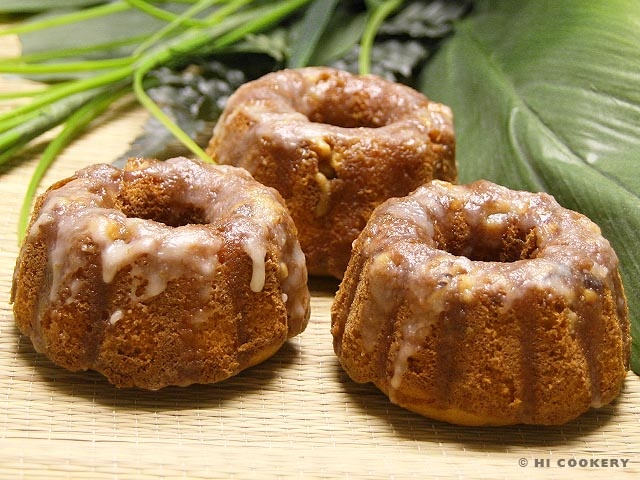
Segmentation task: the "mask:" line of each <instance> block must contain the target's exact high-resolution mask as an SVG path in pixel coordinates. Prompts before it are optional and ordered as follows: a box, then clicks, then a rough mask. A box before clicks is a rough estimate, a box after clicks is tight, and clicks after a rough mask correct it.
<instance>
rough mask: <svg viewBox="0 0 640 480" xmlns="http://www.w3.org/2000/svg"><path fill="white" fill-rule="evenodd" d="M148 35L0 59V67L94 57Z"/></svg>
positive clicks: (136, 42)
mask: <svg viewBox="0 0 640 480" xmlns="http://www.w3.org/2000/svg"><path fill="white" fill-rule="evenodd" d="M147 37H148V35H146V34H145V35H137V36H135V37H129V38H126V39H123V40H117V41H112V42H105V43H96V44H94V45H89V46H86V47H73V48H62V49H59V50H47V51H46V52H39V53H28V54H22V55H21V56H19V57H8V58H7V57H5V58H0V65H4V64H12V63H37V62H44V61H51V60H53V59H62V58H68V57H78V56H82V55H95V54H96V53H99V52H103V51H109V50H114V49H116V48H119V47H126V46H127V45H133V44H139V43H140V42H142V41H143V40H145V39H146V38H147Z"/></svg>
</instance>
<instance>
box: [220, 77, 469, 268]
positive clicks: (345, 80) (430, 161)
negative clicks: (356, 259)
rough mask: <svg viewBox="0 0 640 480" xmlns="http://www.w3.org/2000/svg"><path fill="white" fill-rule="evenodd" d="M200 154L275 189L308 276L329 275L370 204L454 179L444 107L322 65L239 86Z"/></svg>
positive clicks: (344, 258)
mask: <svg viewBox="0 0 640 480" xmlns="http://www.w3.org/2000/svg"><path fill="white" fill-rule="evenodd" d="M207 152H208V153H209V155H211V156H212V158H214V159H215V160H216V162H218V163H220V164H231V165H235V166H239V167H243V168H245V169H247V170H248V171H249V172H250V173H251V174H252V175H253V176H254V178H256V179H257V180H258V181H260V182H262V183H264V184H265V185H269V186H271V187H274V188H276V189H277V190H278V191H279V192H280V193H281V194H282V196H283V197H284V199H285V201H286V203H287V207H288V208H289V211H290V212H291V216H292V217H293V220H294V222H295V223H296V226H297V228H298V236H299V239H300V244H301V246H302V250H303V251H304V253H305V255H306V257H307V268H308V270H309V273H310V274H312V275H332V276H335V277H337V278H341V277H342V275H343V274H344V271H345V269H346V267H347V263H348V261H349V256H350V254H351V245H352V243H353V241H354V240H355V238H356V237H357V236H358V234H359V233H360V231H361V230H362V229H363V228H364V226H365V224H366V222H367V219H368V218H369V215H370V214H371V212H372V211H373V209H374V207H375V206H376V205H378V204H380V203H382V202H383V201H384V200H386V199H387V198H390V197H395V196H403V195H407V194H408V193H409V192H411V191H412V190H414V189H415V188H417V187H418V186H420V185H422V184H423V183H425V182H428V181H430V180H432V179H434V178H435V179H442V180H447V181H455V180H456V178H457V172H456V165H455V137H454V133H453V125H452V114H451V110H450V109H449V108H448V107H447V106H444V105H441V104H438V103H435V102H431V101H429V100H428V99H427V98H426V97H425V96H424V95H422V94H421V93H419V92H417V91H415V90H413V89H411V88H409V87H407V86H404V85H400V84H396V83H392V82H389V81H386V80H383V79H381V78H378V77H375V76H371V75H369V76H358V75H353V74H350V73H347V72H344V71H340V70H336V69H332V68H327V67H307V68H302V69H295V70H293V69H292V70H283V71H279V72H273V73H270V74H267V75H265V76H264V77H262V78H259V79H257V80H255V81H253V82H249V83H246V84H244V85H243V86H241V87H240V88H239V89H238V90H237V91H236V92H235V93H234V94H233V95H232V96H231V97H230V98H229V100H228V102H227V104H226V106H225V109H224V111H223V113H222V115H221V117H220V118H219V120H218V122H217V124H216V126H215V128H214V131H213V137H212V138H211V141H210V143H209V147H208V150H207Z"/></svg>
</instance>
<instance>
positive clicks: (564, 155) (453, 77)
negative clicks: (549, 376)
mask: <svg viewBox="0 0 640 480" xmlns="http://www.w3.org/2000/svg"><path fill="white" fill-rule="evenodd" d="M421 89H422V90H423V91H424V92H425V93H426V94H427V95H428V96H429V97H431V98H433V99H434V100H438V101H441V102H444V103H447V104H449V105H450V106H451V107H452V108H453V111H454V116H455V126H456V135H457V141H458V147H457V152H458V162H459V167H460V181H461V182H468V181H471V180H474V179H477V178H487V179H490V180H492V181H494V182H497V183H501V184H503V185H506V186H509V187H511V188H518V189H527V190H532V191H538V190H545V191H547V192H549V193H551V194H553V195H554V196H555V197H556V199H557V200H558V201H559V202H560V203H561V204H563V205H564V206H566V207H568V208H571V209H574V210H577V211H580V212H582V213H584V214H585V215H587V216H588V217H590V218H591V219H592V220H593V221H595V222H596V223H598V224H599V225H600V227H601V228H602V231H603V234H604V235H605V237H607V238H608V239H609V240H610V241H611V243H612V244H613V246H614V248H615V250H616V252H617V254H618V256H619V258H620V262H621V271H622V277H623V282H624V285H625V290H626V293H627V298H628V300H629V306H630V314H631V321H632V336H633V342H634V344H633V354H632V368H633V369H634V371H635V372H636V373H640V295H638V293H639V292H640V171H639V170H640V169H639V168H638V167H639V166H640V2H638V1H637V0H590V1H588V2H585V1H583V0H563V1H554V0H545V1H540V0H527V1H520V2H513V1H511V0H486V1H480V2H478V4H477V5H476V10H475V12H474V13H473V14H472V15H470V16H469V17H467V18H466V19H465V20H464V21H462V22H461V23H460V24H459V25H457V29H456V32H455V35H454V36H452V37H451V39H450V40H449V41H447V42H446V44H445V45H444V46H443V48H442V50H441V51H440V52H439V55H438V56H437V57H436V58H434V60H433V61H432V62H431V63H430V64H429V65H428V67H427V69H426V70H425V72H424V75H423V78H422V82H421Z"/></svg>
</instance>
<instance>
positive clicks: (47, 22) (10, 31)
mask: <svg viewBox="0 0 640 480" xmlns="http://www.w3.org/2000/svg"><path fill="white" fill-rule="evenodd" d="M130 8H131V7H130V6H129V5H128V4H127V3H126V2H123V1H118V2H111V3H107V4H104V5H99V6H97V7H92V8H85V9H82V10H78V11H75V12H72V13H67V14H65V15H56V16H54V17H47V18H43V19H42V20H39V21H35V22H29V23H23V24H20V25H16V26H14V27H7V28H3V29H2V30H0V36H2V35H20V34H23V33H29V32H35V31H38V30H42V29H45V28H51V27H58V26H61V25H68V24H70V23H75V22H81V21H84V20H89V19H91V18H96V17H101V16H103V15H110V14H112V13H116V12H122V11H124V10H128V9H130Z"/></svg>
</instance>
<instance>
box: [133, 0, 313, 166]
mask: <svg viewBox="0 0 640 480" xmlns="http://www.w3.org/2000/svg"><path fill="white" fill-rule="evenodd" d="M309 1H310V0H289V1H287V2H280V4H279V5H278V6H277V7H271V6H270V7H269V8H268V9H264V10H263V9H260V8H257V9H255V10H252V11H251V12H250V14H251V15H250V17H249V18H247V19H246V20H245V17H244V16H238V18H236V19H235V20H236V21H238V20H241V22H239V24H238V25H237V26H236V25H234V26H233V28H231V29H228V31H227V33H224V34H221V36H220V37H218V38H217V39H216V40H214V41H213V42H212V47H213V49H214V50H215V49H219V48H223V47H225V46H227V45H229V44H231V43H234V42H236V41H238V40H239V39H241V38H243V37H244V36H245V35H247V34H248V33H253V32H255V31H258V30H261V29H263V28H265V27H266V26H269V25H272V24H273V23H275V22H277V21H278V20H279V19H281V18H283V17H285V16H286V15H288V14H290V13H291V12H293V11H295V10H296V9H298V8H300V7H301V6H302V5H304V4H305V3H307V2H309ZM244 3H245V2H244V0H236V1H235V2H231V3H230V4H229V8H231V5H232V4H236V6H237V7H239V6H240V4H244ZM221 10H222V9H221ZM216 14H217V15H218V16H219V17H221V16H222V14H221V13H219V12H216ZM216 14H214V15H216ZM219 20H221V18H219ZM209 21H212V19H211V18H210V19H209ZM231 23H235V22H231ZM222 26H223V25H222V24H221V23H219V24H218V25H215V26H213V27H218V29H219V28H221V27H222ZM210 33H211V31H210V30H208V29H205V30H203V31H202V32H200V33H199V34H198V35H194V36H193V37H187V38H186V39H185V40H184V41H182V42H179V43H177V44H175V45H173V46H172V47H167V46H164V48H163V49H162V50H160V51H156V52H154V54H153V55H147V56H146V57H145V58H144V60H143V61H141V62H140V63H139V64H138V68H136V71H135V72H134V80H133V90H134V92H135V94H136V96H137V98H138V101H139V102H140V103H141V104H142V105H143V106H144V107H145V108H146V109H147V110H149V112H151V114H153V115H154V116H155V117H156V118H157V119H158V120H159V121H160V122H161V123H162V124H163V125H164V126H165V127H166V128H167V129H168V130H169V131H170V132H171V133H172V134H173V135H174V136H175V137H176V138H177V139H178V140H179V141H180V142H182V143H183V144H184V145H185V146H186V147H187V148H188V149H189V150H191V152H192V153H194V154H195V155H196V156H198V157H199V158H200V159H202V160H203V161H206V162H212V161H213V160H212V159H211V157H209V155H207V154H206V152H204V150H202V149H201V148H200V146H199V145H198V144H197V143H196V142H194V141H193V140H192V139H191V138H190V137H189V136H188V135H187V134H186V133H185V132H184V131H183V130H182V129H181V128H180V127H179V126H178V125H176V123H175V122H174V121H173V120H171V119H170V118H169V117H168V116H167V115H166V114H165V113H164V112H163V111H162V109H161V108H160V107H159V106H158V105H157V104H156V103H155V102H154V101H153V100H152V99H151V97H149V96H148V95H147V93H146V92H145V90H144V87H143V81H144V76H145V75H146V74H147V73H148V72H149V71H150V70H151V69H153V68H155V67H156V66H157V65H159V64H161V63H163V62H165V61H166V60H167V59H168V58H170V57H171V56H173V55H175V54H176V52H179V51H181V50H182V49H185V48H186V49H187V50H192V49H196V48H198V47H199V46H202V44H204V43H207V42H210V41H211V38H212V37H213V35H210Z"/></svg>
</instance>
